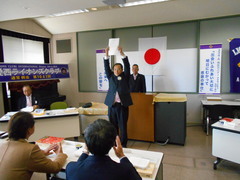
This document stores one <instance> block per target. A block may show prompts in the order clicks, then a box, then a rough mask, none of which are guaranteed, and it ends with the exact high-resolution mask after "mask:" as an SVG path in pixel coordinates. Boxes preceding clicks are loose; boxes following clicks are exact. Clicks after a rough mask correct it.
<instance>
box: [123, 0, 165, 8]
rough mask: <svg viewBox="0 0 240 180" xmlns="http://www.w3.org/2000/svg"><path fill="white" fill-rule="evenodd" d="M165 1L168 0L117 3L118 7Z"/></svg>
mask: <svg viewBox="0 0 240 180" xmlns="http://www.w3.org/2000/svg"><path fill="white" fill-rule="evenodd" d="M165 1H169V0H142V1H135V2H129V3H125V4H119V6H120V7H129V6H139V5H144V4H152V3H158V2H165Z"/></svg>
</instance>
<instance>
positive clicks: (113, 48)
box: [108, 38, 120, 55]
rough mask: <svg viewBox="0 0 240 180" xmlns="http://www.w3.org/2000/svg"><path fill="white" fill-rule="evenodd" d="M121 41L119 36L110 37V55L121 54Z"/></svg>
mask: <svg viewBox="0 0 240 180" xmlns="http://www.w3.org/2000/svg"><path fill="white" fill-rule="evenodd" d="M119 41H120V39H119V38H112V39H109V41H108V46H109V52H108V54H109V55H119V52H118V46H119Z"/></svg>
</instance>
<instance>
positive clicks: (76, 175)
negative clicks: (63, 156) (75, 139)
mask: <svg viewBox="0 0 240 180" xmlns="http://www.w3.org/2000/svg"><path fill="white" fill-rule="evenodd" d="M66 175H67V179H68V180H86V179H87V180H96V179H97V180H139V179H142V178H141V177H140V176H139V174H138V173H137V171H136V169H135V168H134V167H133V165H132V164H131V162H130V161H129V160H128V158H127V157H125V158H122V159H121V160H120V163H117V162H115V161H113V160H112V159H111V158H110V157H109V156H88V155H87V154H85V153H82V155H81V156H80V157H79V159H78V161H77V162H70V163H69V164H68V165H67V167H66Z"/></svg>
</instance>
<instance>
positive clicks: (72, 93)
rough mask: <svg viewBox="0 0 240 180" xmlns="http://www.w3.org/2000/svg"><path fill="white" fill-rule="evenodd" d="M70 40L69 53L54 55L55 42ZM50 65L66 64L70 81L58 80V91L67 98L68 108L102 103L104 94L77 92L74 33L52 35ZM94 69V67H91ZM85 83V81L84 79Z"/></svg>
mask: <svg viewBox="0 0 240 180" xmlns="http://www.w3.org/2000/svg"><path fill="white" fill-rule="evenodd" d="M64 39H71V46H72V47H71V49H72V52H71V53H56V40H64ZM51 49H52V52H51V53H52V63H54V64H68V65H69V69H70V79H60V83H58V90H59V93H60V94H61V95H66V96H67V99H66V101H67V103H68V105H69V106H74V107H79V103H87V102H102V103H103V102H104V100H105V96H106V93H97V92H92V93H91V92H79V91H78V63H77V42H76V33H67V34H58V35H53V38H52V40H51ZM93 68H95V67H93ZM89 73H91V72H89ZM86 81H87V79H86Z"/></svg>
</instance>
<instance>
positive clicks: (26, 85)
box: [22, 84, 32, 89]
mask: <svg viewBox="0 0 240 180" xmlns="http://www.w3.org/2000/svg"><path fill="white" fill-rule="evenodd" d="M24 87H29V88H30V89H32V87H31V86H30V85H29V84H24V85H23V87H22V88H24Z"/></svg>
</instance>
